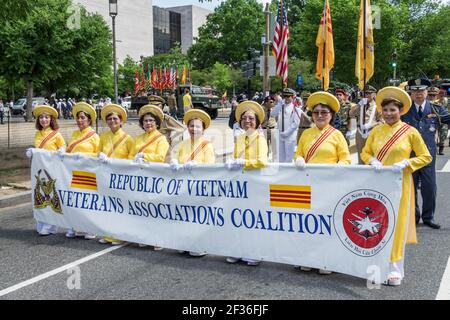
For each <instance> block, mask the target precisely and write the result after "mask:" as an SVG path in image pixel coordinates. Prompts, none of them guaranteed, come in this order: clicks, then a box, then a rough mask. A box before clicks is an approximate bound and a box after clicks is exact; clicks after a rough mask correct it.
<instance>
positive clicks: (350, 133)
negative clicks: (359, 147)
mask: <svg viewBox="0 0 450 320" xmlns="http://www.w3.org/2000/svg"><path fill="white" fill-rule="evenodd" d="M351 136H352V132H351V131H350V130H349V131H347V132H346V133H345V137H346V138H350V137H351Z"/></svg>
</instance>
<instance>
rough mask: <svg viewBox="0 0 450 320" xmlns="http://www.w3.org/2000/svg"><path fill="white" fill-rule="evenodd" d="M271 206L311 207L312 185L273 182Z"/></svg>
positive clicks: (271, 186) (270, 186)
mask: <svg viewBox="0 0 450 320" xmlns="http://www.w3.org/2000/svg"><path fill="white" fill-rule="evenodd" d="M269 188H270V206H272V207H285V208H300V209H311V186H298V185H287V184H271V185H269Z"/></svg>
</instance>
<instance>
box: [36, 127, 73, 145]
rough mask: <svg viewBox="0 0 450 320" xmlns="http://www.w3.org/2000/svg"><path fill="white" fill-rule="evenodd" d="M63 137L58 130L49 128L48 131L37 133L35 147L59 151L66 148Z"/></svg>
mask: <svg viewBox="0 0 450 320" xmlns="http://www.w3.org/2000/svg"><path fill="white" fill-rule="evenodd" d="M65 144H66V142H65V141H64V138H63V136H62V135H61V133H59V132H58V131H57V130H53V129H52V128H50V127H48V128H47V129H43V130H38V131H36V135H35V136H34V146H35V147H36V148H39V149H44V150H49V151H57V150H58V149H59V148H61V147H63V146H65Z"/></svg>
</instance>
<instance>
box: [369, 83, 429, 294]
mask: <svg viewBox="0 0 450 320" xmlns="http://www.w3.org/2000/svg"><path fill="white" fill-rule="evenodd" d="M410 107H411V99H410V97H409V95H408V94H407V93H406V92H405V91H404V90H402V89H400V88H397V87H385V88H383V89H381V90H380V91H379V92H378V96H377V108H378V111H379V112H381V115H382V117H383V120H384V121H385V123H384V124H381V125H378V126H376V127H375V128H374V129H373V130H372V131H371V132H370V134H369V137H368V138H367V141H366V144H365V146H364V148H363V150H362V152H361V159H362V160H363V161H364V162H365V163H367V164H370V165H372V166H373V167H374V168H375V169H377V170H380V169H381V168H382V167H383V166H392V170H393V171H395V172H398V173H402V174H403V177H402V178H403V180H402V196H401V198H400V206H399V210H398V218H397V224H396V226H395V233H394V244H393V246H392V251H391V257H390V262H391V265H390V268H391V270H390V273H389V275H388V283H387V284H388V285H394V286H397V285H400V284H401V280H402V279H403V277H404V271H403V261H404V252H405V242H406V243H417V236H416V223H415V198H414V185H413V179H412V173H413V172H414V171H416V170H418V169H420V168H422V167H424V166H426V165H427V164H429V163H430V162H431V161H432V156H431V155H430V152H429V151H428V148H427V146H426V144H425V142H424V141H423V139H422V136H421V135H420V133H419V132H418V131H417V130H416V129H415V128H414V127H412V126H410V125H408V124H406V123H404V122H402V121H401V120H400V116H401V115H403V114H405V113H407V112H408V110H409V108H410ZM412 152H414V154H415V156H414V157H412V158H410V156H411V153H412Z"/></svg>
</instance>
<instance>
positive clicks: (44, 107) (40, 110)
mask: <svg viewBox="0 0 450 320" xmlns="http://www.w3.org/2000/svg"><path fill="white" fill-rule="evenodd" d="M43 113H47V114H49V115H50V116H52V117H53V118H55V119H57V118H58V112H57V111H56V110H55V108H53V107H50V106H47V105H39V106H36V107H34V110H33V115H34V117H35V118H39V116H40V115H41V114H43Z"/></svg>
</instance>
